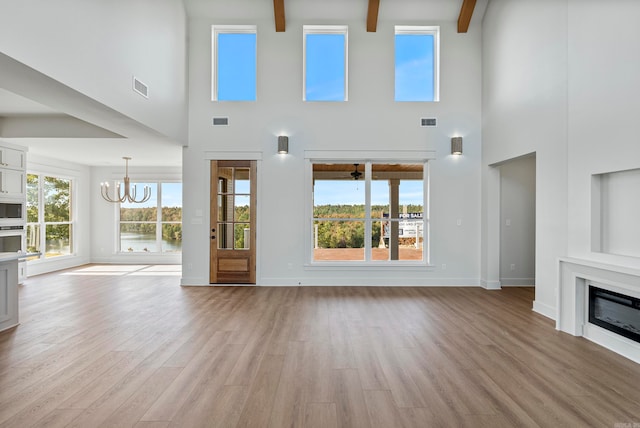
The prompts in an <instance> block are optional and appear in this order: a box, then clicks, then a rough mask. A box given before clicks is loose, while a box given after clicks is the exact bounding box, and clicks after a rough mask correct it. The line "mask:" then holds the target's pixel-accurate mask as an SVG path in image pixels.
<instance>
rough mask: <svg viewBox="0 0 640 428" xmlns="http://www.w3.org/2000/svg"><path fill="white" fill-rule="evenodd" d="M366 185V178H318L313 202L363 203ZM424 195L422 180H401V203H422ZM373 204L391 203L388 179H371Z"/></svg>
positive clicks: (334, 203) (329, 203)
mask: <svg viewBox="0 0 640 428" xmlns="http://www.w3.org/2000/svg"><path fill="white" fill-rule="evenodd" d="M364 186H365V183H364V180H363V181H360V180H358V181H356V180H316V181H315V184H314V186H313V204H314V205H315V206H318V205H339V204H340V205H363V204H364ZM423 195H424V193H423V186H422V181H418V180H401V181H400V205H409V204H412V205H422V204H423V202H422V201H423ZM371 205H389V184H388V182H387V181H385V180H372V181H371Z"/></svg>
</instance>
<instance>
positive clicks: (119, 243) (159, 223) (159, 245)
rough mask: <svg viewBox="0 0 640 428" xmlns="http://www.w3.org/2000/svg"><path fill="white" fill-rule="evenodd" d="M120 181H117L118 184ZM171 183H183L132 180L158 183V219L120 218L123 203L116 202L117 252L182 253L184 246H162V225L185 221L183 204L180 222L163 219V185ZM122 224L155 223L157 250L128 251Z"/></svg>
mask: <svg viewBox="0 0 640 428" xmlns="http://www.w3.org/2000/svg"><path fill="white" fill-rule="evenodd" d="M117 183H118V182H117V181H116V184H117ZM171 183H180V184H182V181H180V180H148V179H139V180H136V181H135V182H132V183H131V185H132V186H133V185H135V184H138V185H140V184H155V185H156V189H157V194H156V201H157V202H156V220H155V221H122V220H121V218H120V209H121V206H122V204H121V203H118V204H115V205H116V221H115V224H116V247H115V248H116V253H117V254H127V255H136V256H139V255H141V254H149V255H152V256H160V255H167V256H170V255H177V254H182V247H181V248H180V251H164V250H163V248H162V225H164V224H177V223H180V224H181V225H182V224H183V223H184V219H183V218H182V217H183V215H184V211H182V210H183V206H182V204H181V205H180V209H181V215H180V217H181V220H180V221H179V222H177V221H163V220H162V185H163V184H171ZM183 191H184V189H183ZM122 224H154V225H155V228H156V231H155V235H156V237H155V240H156V244H155V247H156V249H155V251H127V250H125V249H123V248H122V237H121V236H120V233H121V227H120V226H121V225H122Z"/></svg>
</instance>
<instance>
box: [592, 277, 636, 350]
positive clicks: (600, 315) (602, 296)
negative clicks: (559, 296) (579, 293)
mask: <svg viewBox="0 0 640 428" xmlns="http://www.w3.org/2000/svg"><path fill="white" fill-rule="evenodd" d="M589 322H590V323H591V324H595V325H597V326H600V327H602V328H604V329H607V330H609V331H612V332H614V333H617V334H619V335H621V336H624V337H626V338H628V339H631V340H634V341H636V342H639V343H640V299H638V298H636V297H631V296H625V295H624V294H620V293H616V292H613V291H610V290H605V289H603V288H598V287H594V286H592V285H590V286H589Z"/></svg>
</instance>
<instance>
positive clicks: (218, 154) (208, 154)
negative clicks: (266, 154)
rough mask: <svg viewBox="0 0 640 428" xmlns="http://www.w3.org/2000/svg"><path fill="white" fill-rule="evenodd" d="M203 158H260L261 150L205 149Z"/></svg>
mask: <svg viewBox="0 0 640 428" xmlns="http://www.w3.org/2000/svg"><path fill="white" fill-rule="evenodd" d="M203 155H204V160H207V161H210V160H262V152H232V151H213V150H211V151H209V150H207V151H205V152H204V153H203Z"/></svg>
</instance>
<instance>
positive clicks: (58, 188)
mask: <svg viewBox="0 0 640 428" xmlns="http://www.w3.org/2000/svg"><path fill="white" fill-rule="evenodd" d="M72 190H73V181H72V180H71V179H68V178H63V177H54V176H48V175H37V174H27V251H28V252H40V253H42V255H41V256H39V257H32V258H31V259H30V260H35V259H39V258H40V259H45V258H51V257H60V256H66V255H71V254H73V251H74V248H73V247H74V243H73V229H74V228H73V226H74V222H73V209H72V207H73V204H72V198H73V192H72Z"/></svg>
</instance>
